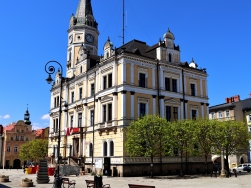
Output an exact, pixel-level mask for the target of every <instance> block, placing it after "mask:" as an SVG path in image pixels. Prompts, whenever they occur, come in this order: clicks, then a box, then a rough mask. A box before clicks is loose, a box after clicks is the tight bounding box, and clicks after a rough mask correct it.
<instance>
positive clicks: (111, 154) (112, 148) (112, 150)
mask: <svg viewBox="0 0 251 188" xmlns="http://www.w3.org/2000/svg"><path fill="white" fill-rule="evenodd" d="M110 156H114V143H113V141H111V142H110Z"/></svg>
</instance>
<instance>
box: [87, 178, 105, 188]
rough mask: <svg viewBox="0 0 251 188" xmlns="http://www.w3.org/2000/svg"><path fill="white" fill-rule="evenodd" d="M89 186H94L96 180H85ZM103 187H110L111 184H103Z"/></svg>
mask: <svg viewBox="0 0 251 188" xmlns="http://www.w3.org/2000/svg"><path fill="white" fill-rule="evenodd" d="M85 182H86V185H87V188H94V180H85ZM102 188H110V184H105V185H102Z"/></svg>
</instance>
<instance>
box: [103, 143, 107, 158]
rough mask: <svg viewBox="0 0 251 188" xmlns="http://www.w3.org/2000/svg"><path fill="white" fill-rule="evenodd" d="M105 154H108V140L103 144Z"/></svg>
mask: <svg viewBox="0 0 251 188" xmlns="http://www.w3.org/2000/svg"><path fill="white" fill-rule="evenodd" d="M103 154H104V156H107V142H104V145H103Z"/></svg>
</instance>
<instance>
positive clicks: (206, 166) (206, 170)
mask: <svg viewBox="0 0 251 188" xmlns="http://www.w3.org/2000/svg"><path fill="white" fill-rule="evenodd" d="M204 157H205V174H207V173H208V164H207V154H205V155H204Z"/></svg>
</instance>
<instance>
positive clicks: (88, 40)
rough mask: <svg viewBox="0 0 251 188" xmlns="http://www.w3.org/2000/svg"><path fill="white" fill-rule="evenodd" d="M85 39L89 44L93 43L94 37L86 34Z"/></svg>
mask: <svg viewBox="0 0 251 188" xmlns="http://www.w3.org/2000/svg"><path fill="white" fill-rule="evenodd" d="M85 39H86V41H87V42H89V43H92V42H93V41H94V37H93V36H92V35H91V34H86V35H85Z"/></svg>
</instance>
